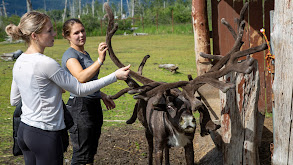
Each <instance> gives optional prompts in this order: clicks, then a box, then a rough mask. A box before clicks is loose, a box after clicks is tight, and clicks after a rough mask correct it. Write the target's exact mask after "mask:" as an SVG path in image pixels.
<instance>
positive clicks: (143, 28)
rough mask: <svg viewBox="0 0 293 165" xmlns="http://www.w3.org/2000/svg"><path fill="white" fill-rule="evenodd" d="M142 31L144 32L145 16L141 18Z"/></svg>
mask: <svg viewBox="0 0 293 165" xmlns="http://www.w3.org/2000/svg"><path fill="white" fill-rule="evenodd" d="M141 24H142V31H143V32H144V25H143V16H142V17H141Z"/></svg>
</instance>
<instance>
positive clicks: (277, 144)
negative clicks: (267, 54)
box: [271, 0, 293, 165]
mask: <svg viewBox="0 0 293 165" xmlns="http://www.w3.org/2000/svg"><path fill="white" fill-rule="evenodd" d="M292 10H293V1H288V0H278V1H275V10H274V21H273V31H272V34H271V37H272V42H273V45H274V53H275V54H276V55H277V58H275V79H274V83H273V92H274V101H275V108H274V113H273V120H274V121H273V122H274V153H273V157H272V164H275V165H279V164H282V165H289V164H293V158H292V155H293V142H292V139H293V130H292V128H293V127H292V120H293V110H292V96H293V95H292V94H293V93H292V91H293V76H292V74H291V72H292V69H293V65H292V63H293V56H292V52H293V46H292V45H293V20H292V18H293V12H292Z"/></svg>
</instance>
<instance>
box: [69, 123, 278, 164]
mask: <svg viewBox="0 0 293 165" xmlns="http://www.w3.org/2000/svg"><path fill="white" fill-rule="evenodd" d="M123 125H124V124H123ZM272 142H273V134H272V118H266V119H265V123H264V129H263V135H262V142H261V146H260V148H259V158H260V162H261V165H268V164H271V157H270V155H271V152H270V147H269V146H270V143H272ZM193 145H194V158H195V164H198V165H221V164H223V163H222V155H221V152H219V151H218V150H217V148H216V147H215V145H214V143H213V141H212V139H211V137H210V136H205V137H201V136H200V134H199V131H197V132H196V134H195V138H194V140H193ZM147 151H148V146H147V142H146V138H145V136H144V130H143V128H142V126H141V125H140V123H135V124H133V125H126V124H125V126H122V127H119V128H111V129H106V130H104V132H103V134H102V136H101V140H100V144H99V149H98V153H97V155H96V156H95V163H94V164H96V165H104V164H111V165H114V164H115V165H121V164H127V165H134V164H137V165H145V164H148V163H147V162H148V153H147ZM68 156H69V155H68ZM68 160H70V157H69V158H68ZM170 163H171V164H174V165H180V164H186V163H185V159H184V150H183V148H172V149H171V150H170ZM65 164H70V161H68V162H67V163H65Z"/></svg>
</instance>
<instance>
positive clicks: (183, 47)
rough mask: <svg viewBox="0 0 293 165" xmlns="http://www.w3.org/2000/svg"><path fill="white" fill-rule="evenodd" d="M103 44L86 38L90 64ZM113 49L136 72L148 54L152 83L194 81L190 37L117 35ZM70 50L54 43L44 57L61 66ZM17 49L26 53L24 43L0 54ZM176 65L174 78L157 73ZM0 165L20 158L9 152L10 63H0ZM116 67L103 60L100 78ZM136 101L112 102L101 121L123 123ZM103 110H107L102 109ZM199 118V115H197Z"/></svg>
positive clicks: (109, 90) (4, 47) (3, 47)
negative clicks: (118, 121)
mask: <svg viewBox="0 0 293 165" xmlns="http://www.w3.org/2000/svg"><path fill="white" fill-rule="evenodd" d="M103 41H105V37H88V38H87V44H86V50H87V51H88V52H89V53H90V55H91V57H92V59H93V60H96V59H97V58H98V53H97V48H98V45H99V43H100V42H103ZM112 46H113V49H114V51H115V53H116V55H117V56H118V58H119V59H120V60H121V62H122V63H124V64H125V65H127V64H131V69H132V70H134V71H136V70H137V68H138V66H139V64H140V62H141V60H142V59H143V57H144V56H145V55H147V54H149V55H150V56H151V58H149V59H148V61H147V63H146V65H145V68H144V70H143V75H144V76H146V77H148V78H150V79H153V80H155V81H164V82H176V81H180V80H187V75H188V74H192V75H193V77H196V66H195V54H194V40H193V35H170V34H169V35H148V36H132V35H128V36H122V35H116V36H114V37H113V38H112ZM68 47H69V44H68V42H67V41H66V40H64V39H57V40H56V41H55V45H54V47H52V48H47V49H46V50H45V53H44V54H46V55H47V56H49V57H52V58H53V59H55V60H56V61H58V62H59V63H61V57H62V54H63V53H64V52H65V50H66V49H67V48H68ZM18 49H21V50H23V51H25V49H26V46H25V45H24V43H19V44H3V43H0V54H1V55H2V53H9V52H14V51H16V50H18ZM167 63H171V64H176V65H177V66H178V67H179V70H178V73H177V74H172V73H171V72H169V71H166V70H163V69H159V68H158V65H159V64H167ZM0 64H1V65H0V91H1V93H0V155H1V156H0V164H1V160H2V159H6V160H7V159H11V162H13V161H19V160H21V159H22V157H13V156H12V153H11V148H12V142H13V139H12V115H13V112H14V108H15V107H12V106H11V105H10V99H9V98H10V86H11V82H12V68H13V64H14V61H13V62H6V61H3V60H0ZM116 69H117V67H116V66H115V65H114V63H113V62H112V61H111V60H110V58H109V57H106V61H105V63H104V65H103V67H102V69H101V72H100V77H103V76H105V75H108V74H110V73H112V72H114V71H115V70H116ZM125 87H127V86H126V83H125V82H124V81H118V82H116V83H114V84H111V85H109V86H107V87H105V88H103V89H102V91H103V92H104V93H106V94H109V95H113V94H115V93H116V92H118V91H119V90H121V89H123V88H125ZM68 97H69V93H68V92H66V93H65V94H64V95H63V100H65V102H66V101H67V99H68ZM135 102H136V100H134V99H133V98H132V95H129V94H125V95H124V96H122V97H120V98H119V99H118V100H115V103H116V108H115V109H113V110H109V111H108V110H105V111H104V120H126V119H128V118H129V117H130V116H131V114H132V111H133V107H134V104H135ZM103 109H106V107H105V106H104V105H103ZM197 118H198V114H197ZM123 125H124V124H121V123H117V122H116V123H112V122H104V127H110V126H123Z"/></svg>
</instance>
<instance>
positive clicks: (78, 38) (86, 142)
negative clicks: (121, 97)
mask: <svg viewBox="0 0 293 165" xmlns="http://www.w3.org/2000/svg"><path fill="white" fill-rule="evenodd" d="M62 34H63V37H64V38H65V39H67V40H68V41H69V44H70V47H69V48H68V49H67V50H66V52H65V53H64V54H63V57H62V67H63V68H64V69H65V70H66V71H68V72H69V73H70V74H71V75H73V76H74V77H75V78H76V79H77V80H78V81H79V82H81V83H84V82H88V81H93V80H97V79H98V75H99V72H100V68H101V67H102V65H103V62H104V60H105V54H106V51H107V49H108V47H107V45H106V43H104V42H102V43H100V44H99V47H98V54H99V57H98V59H97V60H96V61H93V60H92V58H91V57H90V55H89V54H88V53H87V52H86V51H85V43H86V31H85V28H84V25H83V24H82V22H81V21H80V20H78V19H70V20H67V21H66V22H65V23H64V24H63V33H62ZM100 100H102V101H103V102H104V104H105V105H106V107H107V109H108V110H109V109H113V108H115V103H114V102H113V100H111V99H108V97H107V95H106V94H105V93H103V92H101V91H97V92H95V93H92V94H90V95H87V96H84V97H78V96H76V95H75V94H73V93H70V97H69V100H68V102H67V109H68V110H69V112H70V113H71V115H72V117H73V120H74V125H73V127H72V128H71V129H70V130H69V133H70V139H71V143H72V146H73V155H72V161H71V164H72V165H75V164H92V163H93V161H94V156H95V154H96V152H97V148H98V143H99V138H100V135H101V128H102V124H103V112H102V107H101V101H100Z"/></svg>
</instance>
